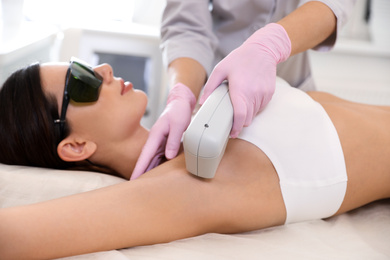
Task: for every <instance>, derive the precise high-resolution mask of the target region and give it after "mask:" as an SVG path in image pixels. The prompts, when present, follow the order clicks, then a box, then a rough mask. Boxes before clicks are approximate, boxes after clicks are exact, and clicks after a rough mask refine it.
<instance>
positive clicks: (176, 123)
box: [130, 83, 196, 180]
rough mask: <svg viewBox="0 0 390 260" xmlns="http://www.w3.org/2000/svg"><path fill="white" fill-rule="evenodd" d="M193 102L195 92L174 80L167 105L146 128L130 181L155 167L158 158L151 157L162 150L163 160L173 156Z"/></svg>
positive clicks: (186, 125) (194, 102)
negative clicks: (142, 144) (143, 143)
mask: <svg viewBox="0 0 390 260" xmlns="http://www.w3.org/2000/svg"><path fill="white" fill-rule="evenodd" d="M195 104H196V98H195V95H194V94H193V93H192V91H191V90H190V89H189V88H188V87H187V86H186V85H184V84H182V83H178V84H176V85H175V86H174V87H173V88H172V90H171V91H170V93H169V95H168V99H167V106H166V107H165V109H164V111H163V113H162V114H161V116H160V117H159V119H158V120H157V121H156V123H155V124H154V125H153V127H152V128H151V129H150V133H149V137H148V140H147V141H146V143H145V146H144V147H143V149H142V152H141V155H140V157H139V158H138V161H137V164H136V166H135V168H134V171H133V173H132V175H131V178H130V179H131V180H134V179H136V178H138V177H139V176H141V175H142V174H143V173H144V172H145V171H146V170H147V169H152V168H154V167H155V166H157V165H156V164H157V163H158V160H154V159H156V157H158V156H161V152H163V151H164V149H165V157H166V158H167V159H172V158H174V157H175V156H176V155H177V153H178V151H179V148H180V144H181V139H182V136H183V133H184V131H185V130H186V129H187V127H188V125H189V124H190V121H191V115H192V111H193V110H194V108H195Z"/></svg>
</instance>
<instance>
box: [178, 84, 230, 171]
mask: <svg viewBox="0 0 390 260" xmlns="http://www.w3.org/2000/svg"><path fill="white" fill-rule="evenodd" d="M232 124H233V106H232V103H231V101H230V96H229V89H228V86H227V84H225V83H222V84H221V85H220V86H219V87H218V88H216V89H215V91H214V92H213V93H212V94H211V95H210V96H209V98H208V99H207V100H206V101H205V103H204V104H203V105H202V106H201V108H200V109H199V111H198V112H197V113H196V115H195V117H194V118H193V120H192V121H191V123H190V125H189V126H188V128H187V130H186V132H185V133H184V139H183V146H184V156H185V162H186V168H187V170H188V171H189V172H191V173H192V174H194V175H196V176H199V177H202V178H213V177H214V175H215V172H216V170H217V168H218V165H219V163H220V161H221V159H222V156H223V154H224V152H225V148H226V144H227V141H228V139H229V134H230V131H231V129H232Z"/></svg>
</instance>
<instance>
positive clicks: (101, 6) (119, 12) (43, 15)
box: [23, 0, 165, 27]
mask: <svg viewBox="0 0 390 260" xmlns="http://www.w3.org/2000/svg"><path fill="white" fill-rule="evenodd" d="M164 6H165V1H164V0H148V1H145V0H109V1H107V0H24V10H23V12H24V16H25V18H26V19H27V20H30V21H40V22H45V23H51V24H54V25H58V26H65V27H66V26H75V25H78V24H96V23H102V22H105V21H123V22H139V23H145V24H153V25H157V24H158V23H159V19H160V15H161V13H162V10H163V7H164Z"/></svg>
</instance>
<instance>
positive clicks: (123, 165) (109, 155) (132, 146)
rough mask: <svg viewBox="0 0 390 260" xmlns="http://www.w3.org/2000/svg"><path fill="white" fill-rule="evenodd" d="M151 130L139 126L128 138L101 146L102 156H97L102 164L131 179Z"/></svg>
mask: <svg viewBox="0 0 390 260" xmlns="http://www.w3.org/2000/svg"><path fill="white" fill-rule="evenodd" d="M148 135H149V131H148V130H147V129H145V128H144V127H142V126H139V128H138V129H137V131H135V132H134V134H133V135H131V136H130V137H129V138H127V139H126V140H123V141H121V142H120V143H110V144H108V145H105V146H104V147H101V152H100V153H99V154H100V155H101V156H99V157H97V158H96V160H97V161H99V164H100V165H104V166H107V167H109V168H111V169H113V170H114V171H116V172H117V173H118V174H119V175H120V176H121V177H123V178H126V179H130V176H131V173H132V172H133V169H134V167H135V164H136V162H137V159H138V157H139V155H140V153H141V150H142V148H143V146H144V145H145V142H146V140H147V138H148Z"/></svg>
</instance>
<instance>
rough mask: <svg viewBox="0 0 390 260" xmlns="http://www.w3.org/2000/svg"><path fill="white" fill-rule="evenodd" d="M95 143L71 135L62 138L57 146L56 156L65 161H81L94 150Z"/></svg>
mask: <svg viewBox="0 0 390 260" xmlns="http://www.w3.org/2000/svg"><path fill="white" fill-rule="evenodd" d="M96 148H97V145H96V143H94V142H92V141H88V140H83V139H75V138H72V137H71V136H69V137H67V138H65V139H64V140H62V141H61V142H60V143H59V144H58V146H57V153H58V156H59V157H60V158H61V159H62V160H64V161H66V162H76V161H83V160H86V159H88V158H89V157H91V156H92V155H93V154H94V153H95V151H96Z"/></svg>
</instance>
